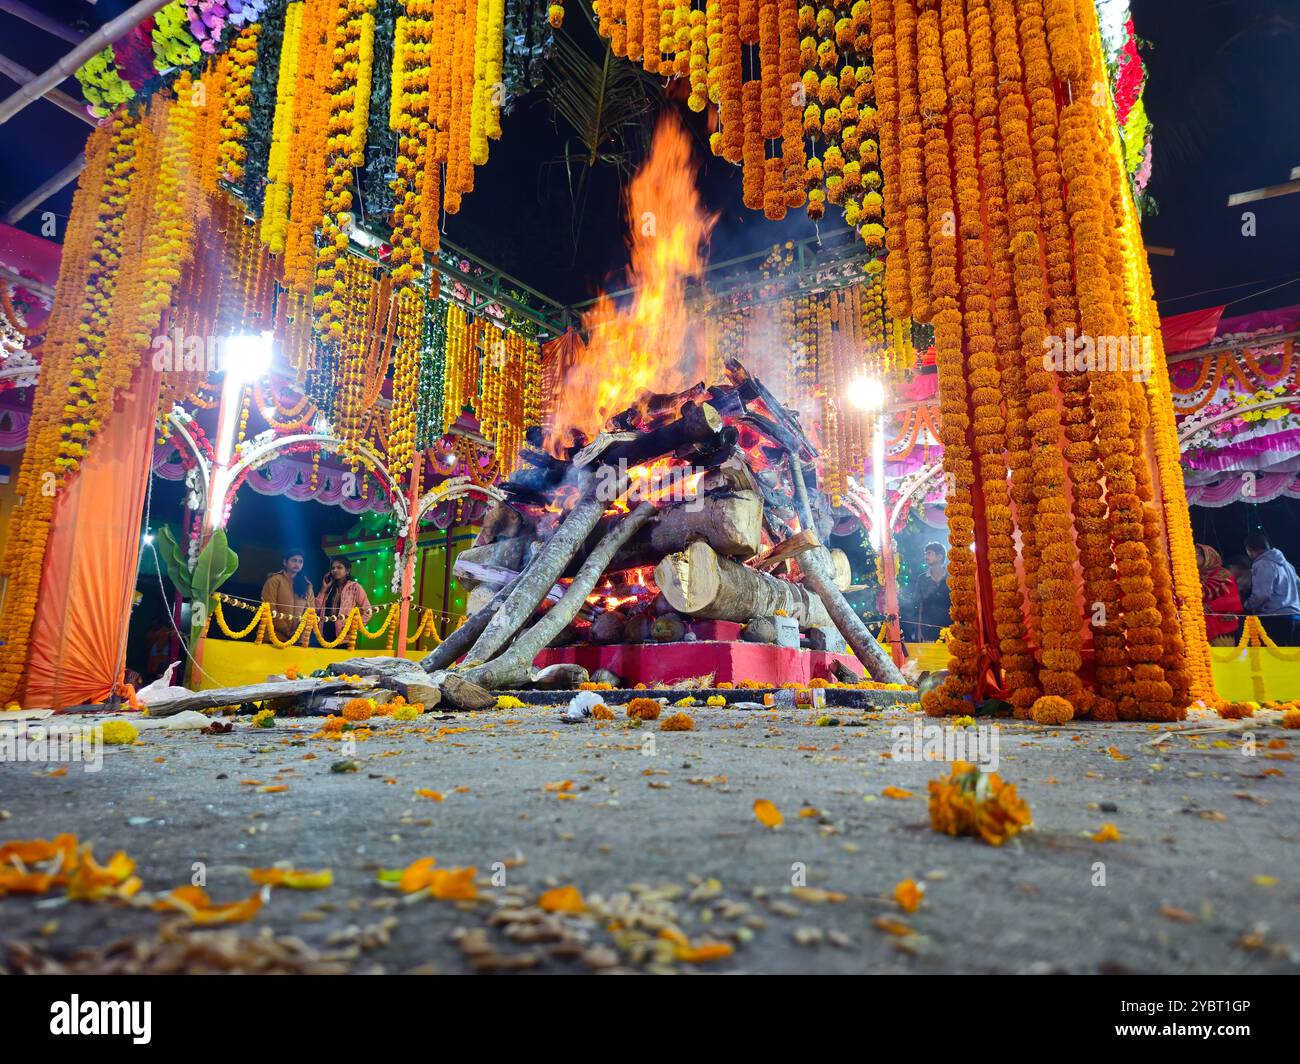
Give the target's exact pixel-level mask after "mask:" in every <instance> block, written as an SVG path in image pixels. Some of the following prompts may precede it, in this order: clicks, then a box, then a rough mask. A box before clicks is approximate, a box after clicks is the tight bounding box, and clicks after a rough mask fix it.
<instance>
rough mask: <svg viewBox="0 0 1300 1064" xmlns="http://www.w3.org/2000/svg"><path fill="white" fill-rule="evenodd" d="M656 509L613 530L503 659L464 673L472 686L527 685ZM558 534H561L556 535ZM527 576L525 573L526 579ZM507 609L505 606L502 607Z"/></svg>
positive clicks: (644, 508) (646, 508) (640, 511)
mask: <svg viewBox="0 0 1300 1064" xmlns="http://www.w3.org/2000/svg"><path fill="white" fill-rule="evenodd" d="M654 512H655V508H654V507H653V506H652V505H651V504H650V503H648V502H643V503H641V505H639V506H638V507H637V508H636V509H635V510H633V511H632V512H631V513H630V514H628V515H627V517H625V518H624V519H623V521H622V523H621V524H620V525H619V526H618V527H617V528H615V529H612V530H611V531H610V532H609V534H608V535H607V536H606V537H605V539H604V541H603V542H602V543H601V544H600V546H598V547H597V548H596V549H595V550H594V551H592V552H591V554H590V555H589V556H588V557H587V561H586V562H585V563H584V564H583V566H582V569H581V570H579V572H578V575H577V576H576V577H574V578H573V583H572V584H570V585H569V590H568V591H566V592H565V593H564V597H563V598H562V599H560V601H559V602H557V603H556V604H555V605H554V606H552V607H551V608H550V609H549V610H548V611H547V612H546V614H545V615H544V616H543V617H542V619H541V620H539V621H538V622H537V623H536V624H535V625H533V626H532V627H531V628H529V629H528V631H526V632H524V633H523V634H521V635H520V636H518V637H517V638H516V639H515V641H514V642H513V643H512V644H511V646H510V649H509V650H507V651H506V652H505V653H504V654H502V655H501V656H500V657H498V658H495V659H493V660H492V661H489V662H487V663H485V664H482V665H477V666H475V667H473V668H470V669H467V670H465V671H464V673H462V675H463V676H464V677H465V679H467V680H469V681H470V682H471V683H476V684H479V685H480V686H482V687H486V688H489V689H492V688H500V687H514V686H521V685H523V684H525V683H527V682H528V679H529V676H530V673H531V670H532V665H533V659H534V658H535V657H537V655H538V654H539V653H540V652H541V651H542V650H543V649H544V648H545V647H546V646H547V644H549V643H550V642H551V640H552V639H554V638H555V637H556V636H557V635H559V633H560V632H561V631H562V630H563V629H564V626H565V625H567V624H568V623H569V622H570V621H572V620H573V618H574V617H576V616H577V614H578V610H579V609H580V608H581V606H582V604H583V603H584V602H586V601H587V596H588V595H590V594H591V592H592V590H593V589H594V588H595V586H596V581H598V580H599V579H600V577H601V575H602V574H603V573H604V572H605V567H606V566H607V565H608V564H609V560H610V559H611V558H612V557H613V556H614V552H615V551H617V550H618V548H619V547H621V546H622V545H623V544H624V543H626V542H627V540H628V538H629V537H631V536H632V535H634V534H635V533H636V530H637V529H638V528H640V527H641V526H642V525H644V524H645V523H646V522H647V521H649V520H650V518H651V517H652V516H653V515H654ZM557 535H558V533H557ZM526 579H527V574H525V580H526ZM503 608H504V607H503Z"/></svg>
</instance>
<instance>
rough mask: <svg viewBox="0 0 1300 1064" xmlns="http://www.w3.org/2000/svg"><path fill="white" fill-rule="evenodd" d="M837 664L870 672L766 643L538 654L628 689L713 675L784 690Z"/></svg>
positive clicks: (846, 659)
mask: <svg viewBox="0 0 1300 1064" xmlns="http://www.w3.org/2000/svg"><path fill="white" fill-rule="evenodd" d="M720 623H721V622H720ZM737 627H738V626H737ZM835 661H839V662H842V663H843V664H845V665H847V666H848V667H849V668H850V669H852V670H853V671H854V672H856V673H857V674H858V675H862V674H863V673H864V672H865V670H864V669H863V668H862V666H861V665H860V664H859V663H858V659H857V658H855V657H854V656H853V655H852V654H827V653H826V652H825V651H820V650H794V649H792V648H790V647H778V646H770V645H768V644H766V643H741V642H731V641H723V642H706V641H704V640H700V641H699V642H696V643H627V644H618V645H615V646H569V647H553V648H550V649H548V650H543V651H542V652H541V653H540V654H538V655H537V658H536V659H535V661H534V664H535V665H537V666H538V667H539V668H541V667H544V666H546V665H555V664H558V663H560V662H564V663H566V664H577V665H581V666H582V667H583V668H584V669H586V670H587V671H588V672H595V671H596V670H597V669H609V671H610V672H612V673H615V674H616V675H618V676H620V677H622V678H623V680H624V682H625V683H626V684H627V686H629V687H631V686H633V685H635V684H638V683H645V684H651V683H674V682H676V681H678V680H685V679H689V678H690V677H693V676H705V675H707V674H709V673H713V679H714V682H715V683H717V682H722V683H734V684H738V683H740V682H741V681H742V680H757V681H758V682H760V683H764V684H771V685H772V686H773V687H780V686H781V684H783V683H803V684H806V683H807V682H808V681H809V680H813V679H831V678H832V677H831V676H830V668H831V664H832V663H833V662H835Z"/></svg>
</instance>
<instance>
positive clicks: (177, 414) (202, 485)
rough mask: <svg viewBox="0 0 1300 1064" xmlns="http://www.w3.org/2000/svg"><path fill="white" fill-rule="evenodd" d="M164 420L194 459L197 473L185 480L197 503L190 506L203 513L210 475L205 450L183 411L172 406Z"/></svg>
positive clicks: (210, 470) (210, 469)
mask: <svg viewBox="0 0 1300 1064" xmlns="http://www.w3.org/2000/svg"><path fill="white" fill-rule="evenodd" d="M166 420H167V424H168V425H170V426H171V429H172V433H173V434H174V435H175V437H176V438H177V439H178V440H179V441H180V442H181V443H183V444H184V445H185V449H186V450H187V451H188V452H189V453H190V455H191V456H192V457H193V459H194V466H193V467H192V468H193V469H195V470H197V471H198V472H197V475H195V476H193V477H191V476H189V475H188V474H187V477H186V480H187V483H188V486H189V487H190V489H191V490H192V491H193V492H194V501H195V502H196V503H197V504H198V505H196V506H191V507H190V508H191V509H193V510H196V511H198V512H199V513H203V512H204V511H205V510H207V508H208V481H209V479H210V478H211V476H212V465H211V463H210V462H209V461H208V456H207V454H206V452H205V451H204V450H203V448H202V447H200V446H199V441H198V439H197V438H196V437H195V436H194V433H192V432H191V431H190V418H189V417H188V416H187V415H186V414H185V413H184V412H183V411H181V410H178V409H176V408H174V407H173V408H172V410H171V411H170V412H169V413H168V415H167V419H166Z"/></svg>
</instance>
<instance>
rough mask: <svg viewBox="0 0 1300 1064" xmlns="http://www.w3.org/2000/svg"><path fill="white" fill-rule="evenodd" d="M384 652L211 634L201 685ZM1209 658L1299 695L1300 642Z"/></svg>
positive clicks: (1246, 695) (1223, 651)
mask: <svg viewBox="0 0 1300 1064" xmlns="http://www.w3.org/2000/svg"><path fill="white" fill-rule="evenodd" d="M908 649H909V650H911V651H912V652H913V656H914V657H915V658H917V659H918V660H920V662H921V667H922V668H923V669H928V670H933V669H942V668H946V667H947V663H948V653H947V651H946V650H945V649H944V648H943V647H942V646H941V645H940V644H938V643H914V644H909V645H908ZM382 653H383V651H382V650H379V651H374V650H354V651H349V650H319V649H304V648H303V647H293V648H290V649H287V650H277V649H276V648H275V647H273V646H271V645H270V644H266V643H263V644H257V643H245V642H235V641H234V640H229V639H209V640H207V641H206V642H205V644H204V648H203V669H204V672H205V673H207V675H206V676H204V677H203V682H202V683H201V684H200V685H199V689H200V690H204V689H207V688H211V687H237V686H240V685H241V684H249V683H261V682H262V681H264V680H265V679H266V678H267V677H268V676H271V675H275V674H276V673H282V672H284V670H285V669H287V668H288V667H289V666H290V665H296V666H298V672H299V674H300V675H302V676H306V675H307V674H308V673H310V672H314V671H315V670H316V669H323V668H324V667H325V666H326V665H328V664H329V663H330V662H331V661H343V660H344V659H345V658H350V657H358V656H367V655H374V654H382ZM426 653H427V651H423V650H408V651H407V652H406V656H407V657H408V658H410V659H411V660H412V661H418V660H419V659H420V658H422V657H424V655H425V654H426ZM1210 657H1211V658H1212V660H1213V662H1214V682H1215V685H1216V686H1217V687H1218V690H1219V694H1220V695H1221V696H1222V697H1224V698H1229V699H1232V700H1233V701H1236V702H1243V701H1253V702H1267V701H1273V700H1290V699H1294V698H1300V647H1295V648H1288V649H1278V650H1271V649H1268V648H1256V649H1245V650H1238V649H1237V648H1235V647H1211V648H1210Z"/></svg>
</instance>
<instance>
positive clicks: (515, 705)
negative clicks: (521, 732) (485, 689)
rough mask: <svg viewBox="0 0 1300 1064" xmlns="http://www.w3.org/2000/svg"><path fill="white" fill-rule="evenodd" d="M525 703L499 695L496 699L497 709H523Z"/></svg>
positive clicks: (508, 696)
mask: <svg viewBox="0 0 1300 1064" xmlns="http://www.w3.org/2000/svg"><path fill="white" fill-rule="evenodd" d="M527 705H528V703H527V702H521V701H520V700H519V699H517V698H516V697H515V696H514V695H500V696H498V698H497V709H525V708H527Z"/></svg>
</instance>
